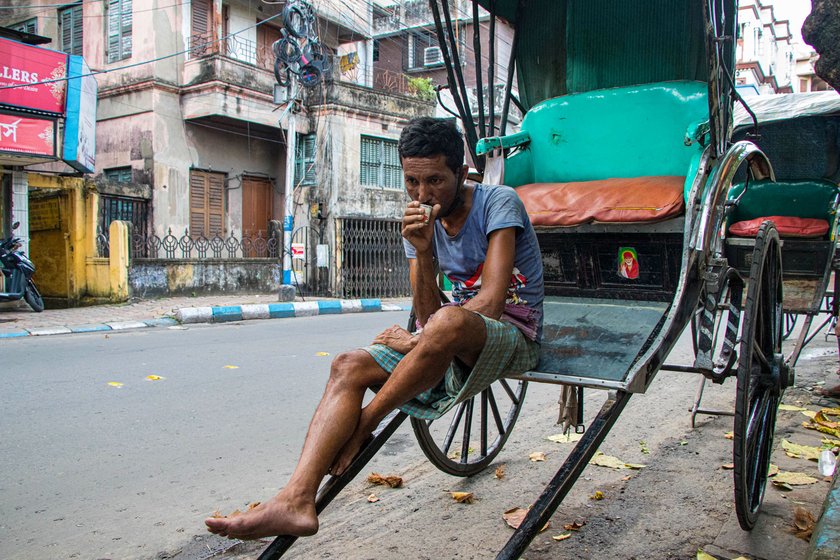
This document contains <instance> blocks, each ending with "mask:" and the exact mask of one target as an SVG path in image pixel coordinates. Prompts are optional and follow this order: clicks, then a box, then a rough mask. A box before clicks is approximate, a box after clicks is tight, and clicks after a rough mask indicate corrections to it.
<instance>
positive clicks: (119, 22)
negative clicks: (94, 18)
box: [108, 0, 132, 62]
mask: <svg viewBox="0 0 840 560" xmlns="http://www.w3.org/2000/svg"><path fill="white" fill-rule="evenodd" d="M131 2H132V0H108V62H117V61H119V60H124V59H126V58H128V57H130V56H131V23H132V10H131Z"/></svg>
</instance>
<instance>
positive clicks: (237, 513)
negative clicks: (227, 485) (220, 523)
mask: <svg viewBox="0 0 840 560" xmlns="http://www.w3.org/2000/svg"><path fill="white" fill-rule="evenodd" d="M237 515H242V512H241V511H239V510H238V509H235V510H233V511H232V512H230V513H229V514H228V515H227V517H229V518H230V517H236V516H237Z"/></svg>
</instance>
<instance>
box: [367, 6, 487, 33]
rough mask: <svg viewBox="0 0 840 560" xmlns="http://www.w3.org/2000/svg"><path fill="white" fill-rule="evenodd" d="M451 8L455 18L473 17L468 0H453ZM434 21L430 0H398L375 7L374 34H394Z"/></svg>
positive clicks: (431, 23)
mask: <svg viewBox="0 0 840 560" xmlns="http://www.w3.org/2000/svg"><path fill="white" fill-rule="evenodd" d="M450 9H451V11H452V18H453V19H459V20H463V19H467V18H471V17H472V7H471V4H470V3H469V2H467V1H466V0H453V1H452V2H450ZM441 15H442V14H441ZM434 22H435V19H434V16H433V15H432V10H431V9H430V8H429V2H428V0H396V1H395V2H394V3H393V4H392V5H390V6H377V7H376V8H375V9H374V12H373V34H374V36H381V35H393V34H395V33H399V32H401V31H404V30H405V29H408V28H413V27H429V26H433V25H434Z"/></svg>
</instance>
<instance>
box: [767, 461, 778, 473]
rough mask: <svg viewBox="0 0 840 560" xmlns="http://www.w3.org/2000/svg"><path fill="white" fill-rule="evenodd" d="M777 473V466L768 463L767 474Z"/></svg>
mask: <svg viewBox="0 0 840 560" xmlns="http://www.w3.org/2000/svg"><path fill="white" fill-rule="evenodd" d="M777 474H779V467H777V466H776V465H774V464H773V463H770V468H769V469H767V476H776V475H777Z"/></svg>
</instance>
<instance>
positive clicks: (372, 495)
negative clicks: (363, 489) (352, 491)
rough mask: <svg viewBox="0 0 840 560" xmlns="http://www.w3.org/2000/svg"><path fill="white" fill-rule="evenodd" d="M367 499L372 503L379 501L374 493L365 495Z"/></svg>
mask: <svg viewBox="0 0 840 560" xmlns="http://www.w3.org/2000/svg"><path fill="white" fill-rule="evenodd" d="M367 501H368V502H370V503H372V504H375V503H376V502H378V501H379V498H377V497H376V494H371V495H370V496H368V497H367Z"/></svg>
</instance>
